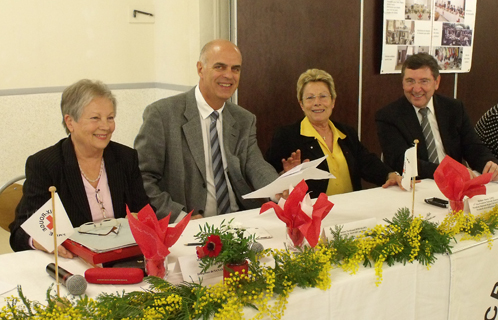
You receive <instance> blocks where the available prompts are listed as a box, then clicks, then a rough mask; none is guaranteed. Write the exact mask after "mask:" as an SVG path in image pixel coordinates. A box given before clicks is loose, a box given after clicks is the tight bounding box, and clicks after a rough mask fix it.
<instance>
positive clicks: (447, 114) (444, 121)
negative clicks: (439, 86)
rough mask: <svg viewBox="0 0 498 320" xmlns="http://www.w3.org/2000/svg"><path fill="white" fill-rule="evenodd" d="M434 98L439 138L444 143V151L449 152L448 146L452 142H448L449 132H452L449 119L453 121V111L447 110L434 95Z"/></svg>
mask: <svg viewBox="0 0 498 320" xmlns="http://www.w3.org/2000/svg"><path fill="white" fill-rule="evenodd" d="M432 98H433V99H432V102H433V104H434V110H435V111H436V121H437V126H438V128H439V136H440V137H441V141H442V142H443V149H444V150H445V152H446V150H448V149H447V148H446V146H447V145H449V144H450V142H448V141H447V139H448V135H447V132H450V129H449V128H450V127H449V126H450V122H451V121H449V119H451V110H449V108H446V106H445V105H444V104H441V103H440V101H439V98H438V97H437V95H433V96H432Z"/></svg>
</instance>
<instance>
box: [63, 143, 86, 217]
mask: <svg viewBox="0 0 498 320" xmlns="http://www.w3.org/2000/svg"><path fill="white" fill-rule="evenodd" d="M62 154H63V157H64V174H65V175H66V181H67V182H68V183H67V188H68V189H69V193H70V194H71V196H72V198H73V200H74V203H75V207H77V208H80V211H81V212H82V213H83V214H84V215H85V218H86V219H87V221H92V214H91V212H90V205H89V204H88V199H87V197H86V191H85V186H84V185H83V180H82V178H81V172H80V169H79V166H78V160H77V159H76V153H75V152H74V147H73V143H72V141H71V136H69V138H67V139H66V140H65V141H64V142H63V143H62Z"/></svg>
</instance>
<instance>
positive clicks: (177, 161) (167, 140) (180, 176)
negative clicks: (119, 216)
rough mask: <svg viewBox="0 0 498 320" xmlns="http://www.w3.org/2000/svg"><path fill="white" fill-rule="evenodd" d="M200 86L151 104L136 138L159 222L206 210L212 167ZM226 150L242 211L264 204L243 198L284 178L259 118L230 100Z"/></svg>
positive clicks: (225, 120)
mask: <svg viewBox="0 0 498 320" xmlns="http://www.w3.org/2000/svg"><path fill="white" fill-rule="evenodd" d="M201 130H202V129H201V121H200V115H199V111H198V109H197V102H196V100H195V88H194V89H191V90H190V91H188V92H186V93H182V94H179V95H176V96H173V97H170V98H166V99H162V100H159V101H156V102H154V103H153V104H151V105H149V106H148V107H147V108H146V109H145V111H144V115H143V124H142V127H141V128H140V132H139V133H138V135H137V137H136V139H135V148H136V149H137V151H138V158H139V166H140V170H141V172H142V178H143V180H144V186H145V190H146V192H147V195H148V196H149V197H150V200H151V203H152V205H153V206H154V207H155V208H156V214H157V215H158V217H159V218H162V217H165V216H167V215H168V214H169V213H170V212H171V213H172V217H171V219H172V220H171V221H174V220H175V219H176V217H178V215H179V213H180V212H181V211H182V210H184V211H186V212H190V211H191V210H194V213H200V214H202V213H203V212H204V209H205V206H206V196H207V189H206V164H205V161H204V147H203V141H202V131H201ZM223 143H224V145H223V147H224V149H225V155H226V158H227V170H228V177H229V179H230V183H231V184H232V188H233V191H234V192H235V195H236V198H237V202H238V205H239V208H240V209H241V210H244V209H252V208H257V207H259V206H261V202H260V201H256V200H244V199H242V195H244V194H246V193H249V192H251V191H253V190H254V188H255V189H258V188H261V187H263V186H265V185H267V184H269V183H270V182H272V181H273V180H275V179H276V178H277V177H278V174H277V172H276V171H275V169H274V168H273V167H272V166H271V165H270V164H269V163H267V162H266V161H265V160H264V159H263V156H262V154H261V151H260V150H259V147H258V145H257V141H256V117H255V116H254V115H253V114H252V113H250V112H249V111H247V110H245V109H243V108H242V107H240V106H238V105H235V104H232V103H229V102H227V103H226V104H225V108H224V109H223Z"/></svg>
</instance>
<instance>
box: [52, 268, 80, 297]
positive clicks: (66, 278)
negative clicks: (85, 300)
mask: <svg viewBox="0 0 498 320" xmlns="http://www.w3.org/2000/svg"><path fill="white" fill-rule="evenodd" d="M57 269H58V270H59V279H60V281H61V283H62V285H63V286H65V287H66V288H67V291H69V293H70V294H72V295H74V296H79V295H82V294H83V293H85V290H86V286H87V283H86V280H85V278H84V277H83V276H80V275H74V274H72V273H70V272H69V271H67V270H64V269H62V268H61V267H58V268H57ZM46 270H47V273H48V274H49V275H50V276H51V277H52V278H54V279H55V264H53V263H49V264H48V265H47V268H46Z"/></svg>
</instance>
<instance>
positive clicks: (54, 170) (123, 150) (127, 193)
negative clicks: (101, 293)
mask: <svg viewBox="0 0 498 320" xmlns="http://www.w3.org/2000/svg"><path fill="white" fill-rule="evenodd" d="M104 162H105V169H106V173H107V179H108V184H109V189H110V191H111V198H112V205H113V209H114V216H115V217H116V218H123V217H125V216H126V205H128V207H129V208H130V210H131V211H132V212H138V211H139V210H140V209H142V208H143V207H144V206H145V205H147V204H148V203H149V199H148V197H147V195H146V193H145V190H144V188H143V182H142V177H141V175H140V171H139V169H138V156H137V152H136V151H135V150H133V149H131V148H129V147H126V146H124V145H121V144H118V143H115V142H112V141H111V142H109V145H108V146H107V147H106V148H105V150H104ZM50 186H55V187H56V188H57V192H58V194H59V197H60V198H61V201H62V204H63V205H64V208H65V209H66V212H67V215H68V216H69V219H70V220H71V223H72V224H73V227H79V226H80V225H82V224H83V223H86V222H89V221H92V214H91V212H90V205H89V203H88V198H87V195H86V192H85V186H84V185H83V179H82V178H81V173H80V169H79V167H78V161H77V159H76V154H75V152H74V147H73V144H72V142H71V138H70V137H69V138H65V139H62V140H60V141H59V142H58V143H57V144H55V145H54V146H51V147H49V148H47V149H44V150H42V151H39V152H38V153H36V154H34V155H32V156H30V157H29V158H28V160H27V161H26V181H25V182H24V186H23V197H22V199H21V202H20V203H19V205H18V206H17V209H16V218H15V220H14V222H13V223H12V224H11V225H10V230H11V235H10V246H11V247H12V249H13V250H14V251H21V250H27V249H31V247H30V246H29V244H28V239H29V235H28V234H27V233H26V232H25V231H24V230H23V229H22V228H21V224H22V223H24V221H26V220H27V219H28V218H29V217H30V216H31V215H32V214H33V213H34V212H35V211H36V210H38V209H39V208H40V207H41V206H42V205H43V204H45V202H47V200H49V199H50V192H49V191H48V188H49V187H50Z"/></svg>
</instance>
